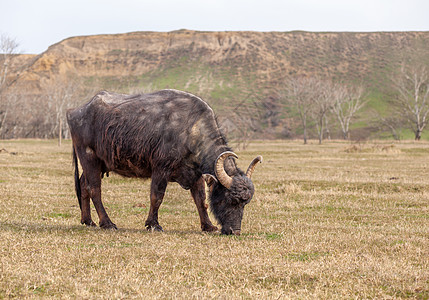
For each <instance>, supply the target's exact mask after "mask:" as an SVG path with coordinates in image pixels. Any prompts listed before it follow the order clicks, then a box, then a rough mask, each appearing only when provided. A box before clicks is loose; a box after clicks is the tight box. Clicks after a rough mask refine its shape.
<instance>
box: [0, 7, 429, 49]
mask: <svg viewBox="0 0 429 300" xmlns="http://www.w3.org/2000/svg"><path fill="white" fill-rule="evenodd" d="M183 28H186V29H193V30H207V31H224V30H228V31H232V30H234V31H235V30H255V31H291V30H307V31H428V30H429V0H358V1H355V0H113V1H112V0H0V33H3V34H6V35H8V36H10V37H13V38H16V40H17V41H18V42H19V44H20V50H21V52H22V53H37V54H38V53H41V52H43V51H45V50H46V49H47V48H48V47H49V46H50V45H52V44H54V43H57V42H59V41H61V40H63V39H65V38H68V37H71V36H78V35H92V34H102V33H125V32H131V31H171V30H177V29H183Z"/></svg>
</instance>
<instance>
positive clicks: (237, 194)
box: [67, 90, 262, 234]
mask: <svg viewBox="0 0 429 300" xmlns="http://www.w3.org/2000/svg"><path fill="white" fill-rule="evenodd" d="M67 122H68V124H69V127H70V133H71V137H72V140H73V161H74V166H75V175H74V177H75V189H76V195H77V198H78V201H79V206H80V209H81V223H82V224H86V225H88V226H95V223H94V222H93V221H92V219H91V213H90V198H91V199H92V201H93V203H94V206H95V209H96V211H97V214H98V217H99V221H100V227H102V228H114V229H116V225H115V224H114V223H113V222H112V221H111V220H110V218H109V216H108V215H107V213H106V211H105V209H104V207H103V204H102V202H101V178H102V177H103V176H104V174H107V175H108V174H109V172H111V171H113V172H115V173H118V174H120V175H122V176H126V177H139V178H149V177H150V178H151V179H152V181H151V187H150V209H149V215H148V217H147V220H146V223H145V225H146V228H147V229H148V230H156V231H162V227H161V226H160V225H159V223H158V209H159V207H160V205H161V202H162V200H163V198H164V193H165V190H166V187H167V184H168V182H177V183H179V184H180V185H181V186H182V187H183V188H184V189H187V190H191V195H192V197H193V199H194V201H195V204H196V206H197V209H198V213H199V216H200V221H201V229H202V230H203V231H216V230H217V227H215V226H214V225H213V224H212V222H211V221H210V219H209V216H208V214H207V205H206V204H205V198H206V196H205V185H204V180H206V182H207V184H208V185H209V190H210V200H211V201H210V205H211V210H212V212H213V214H214V216H215V217H216V219H217V220H218V221H219V223H220V225H221V226H222V229H221V233H223V234H240V231H241V221H242V218H243V209H244V206H245V205H246V204H248V203H249V201H250V200H251V199H252V196H253V194H254V187H253V183H252V181H251V179H250V177H251V175H252V173H253V171H254V169H255V166H256V164H257V163H258V162H261V161H262V157H261V156H258V157H256V158H255V159H254V160H253V161H252V162H251V163H250V166H249V167H248V169H247V172H246V173H244V172H243V171H241V170H240V169H239V168H238V167H237V165H236V163H235V160H234V158H237V155H236V154H235V153H233V152H232V151H231V149H230V148H229V147H228V145H227V142H226V140H225V137H224V136H223V135H222V133H221V131H220V130H219V125H218V123H217V120H216V117H215V114H214V112H213V110H212V109H211V108H210V106H209V105H208V104H207V103H206V102H204V101H203V100H202V99H200V98H199V97H197V96H194V95H192V94H189V93H186V92H181V91H176V90H161V91H158V92H154V93H150V94H141V95H124V94H116V93H109V92H106V91H102V92H99V93H97V94H96V95H95V96H94V97H93V98H92V99H91V100H90V101H89V102H88V103H86V104H84V105H82V106H81V107H78V108H75V109H70V110H68V111H67ZM78 158H79V160H80V163H81V165H82V169H83V172H82V176H81V177H80V178H79V169H78Z"/></svg>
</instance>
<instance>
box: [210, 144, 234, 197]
mask: <svg viewBox="0 0 429 300" xmlns="http://www.w3.org/2000/svg"><path fill="white" fill-rule="evenodd" d="M229 156H233V157H235V158H238V156H237V154H235V153H234V152H231V151H226V152H223V153H222V154H221V155H219V156H218V157H217V159H216V165H215V172H216V177H217V179H218V180H219V182H220V183H221V184H222V185H223V186H224V187H226V188H227V189H230V188H231V185H232V177H231V176H229V175H228V174H227V173H226V171H225V166H224V162H225V159H227V158H228V157H229Z"/></svg>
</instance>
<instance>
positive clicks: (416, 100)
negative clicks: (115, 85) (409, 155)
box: [392, 63, 429, 140]
mask: <svg viewBox="0 0 429 300" xmlns="http://www.w3.org/2000/svg"><path fill="white" fill-rule="evenodd" d="M392 81H393V84H394V87H395V89H396V91H397V92H398V95H397V97H396V98H394V99H393V101H394V104H395V105H396V107H398V109H399V110H400V111H401V112H402V115H403V117H404V118H405V119H406V121H407V122H408V124H409V125H410V127H411V129H412V130H413V132H414V136H415V140H420V138H421V135H422V132H423V130H424V128H425V127H426V125H427V123H428V114H429V103H428V102H429V74H428V71H427V68H426V66H425V65H422V64H418V63H412V64H409V65H405V64H403V65H402V67H401V70H400V72H399V74H398V75H397V76H396V77H394V78H393V79H392Z"/></svg>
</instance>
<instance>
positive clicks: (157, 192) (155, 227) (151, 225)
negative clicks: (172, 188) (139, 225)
mask: <svg viewBox="0 0 429 300" xmlns="http://www.w3.org/2000/svg"><path fill="white" fill-rule="evenodd" d="M167 183H168V182H167V180H166V179H165V178H160V177H157V176H152V182H151V185H150V209H149V215H148V217H147V220H146V223H145V226H146V229H147V230H151V231H163V229H162V227H161V225H159V223H158V210H159V207H160V206H161V203H162V200H163V199H164V194H165V189H166V188H167Z"/></svg>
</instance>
